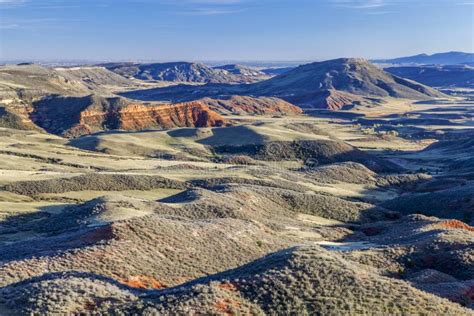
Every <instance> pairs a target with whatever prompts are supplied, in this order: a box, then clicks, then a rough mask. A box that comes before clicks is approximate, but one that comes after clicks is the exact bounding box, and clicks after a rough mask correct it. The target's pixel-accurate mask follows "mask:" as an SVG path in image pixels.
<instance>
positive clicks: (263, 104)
mask: <svg viewBox="0 0 474 316" xmlns="http://www.w3.org/2000/svg"><path fill="white" fill-rule="evenodd" d="M200 102H202V103H204V104H205V105H207V106H208V107H209V108H211V109H212V110H214V111H216V112H218V113H221V114H254V115H255V114H256V115H265V114H273V115H296V114H301V113H302V112H303V111H302V110H301V109H300V108H299V107H297V106H295V105H293V104H291V103H289V102H286V101H284V100H282V99H279V98H272V97H259V98H255V97H249V96H238V95H233V96H231V97H228V98H221V99H211V98H204V99H201V100H200Z"/></svg>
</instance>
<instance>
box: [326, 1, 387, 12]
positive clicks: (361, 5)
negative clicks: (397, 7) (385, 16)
mask: <svg viewBox="0 0 474 316" xmlns="http://www.w3.org/2000/svg"><path fill="white" fill-rule="evenodd" d="M332 3H334V4H336V5H337V6H340V7H344V8H349V9H362V10H363V9H375V8H381V7H385V6H387V1H386V0H332Z"/></svg>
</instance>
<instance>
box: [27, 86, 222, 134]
mask: <svg viewBox="0 0 474 316" xmlns="http://www.w3.org/2000/svg"><path fill="white" fill-rule="evenodd" d="M31 118H32V120H33V121H34V122H35V123H36V124H37V125H38V126H40V127H42V128H43V129H45V130H46V131H48V132H50V133H54V134H59V135H62V136H65V137H78V136H82V135H87V134H91V133H95V132H99V131H104V130H116V129H120V130H145V129H153V128H157V129H162V128H174V127H211V126H225V125H228V124H229V122H228V121H227V120H225V119H224V118H223V117H221V116H220V115H219V114H217V113H215V112H213V111H212V110H210V109H209V108H208V107H207V106H206V105H204V104H202V103H200V102H186V103H177V104H166V103H140V102H134V101H130V100H126V99H123V98H104V97H98V96H93V95H91V96H86V97H50V98H47V99H44V100H41V101H40V102H37V103H35V104H34V112H33V113H32V114H31Z"/></svg>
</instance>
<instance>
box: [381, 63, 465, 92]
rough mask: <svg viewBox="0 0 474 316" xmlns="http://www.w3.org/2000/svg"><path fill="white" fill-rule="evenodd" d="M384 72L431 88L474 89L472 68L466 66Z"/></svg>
mask: <svg viewBox="0 0 474 316" xmlns="http://www.w3.org/2000/svg"><path fill="white" fill-rule="evenodd" d="M384 70H385V71H387V72H389V73H391V74H394V75H396V76H400V77H404V78H408V79H411V80H415V81H418V82H421V83H423V84H426V85H428V86H432V87H442V88H447V87H455V88H474V67H470V66H466V65H445V66H404V67H389V68H385V69H384Z"/></svg>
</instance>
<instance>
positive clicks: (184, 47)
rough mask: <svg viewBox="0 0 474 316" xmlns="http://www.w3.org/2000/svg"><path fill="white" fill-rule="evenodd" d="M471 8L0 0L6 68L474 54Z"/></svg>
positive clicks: (457, 1)
mask: <svg viewBox="0 0 474 316" xmlns="http://www.w3.org/2000/svg"><path fill="white" fill-rule="evenodd" d="M473 17H474V2H470V1H466V0H439V1H436V2H434V1H428V0H422V1H417V2H416V3H414V2H413V1H408V0H322V1H318V2H317V3H316V2H315V1H310V0H292V1H290V0H180V1H169V0H156V1H152V0H117V1H110V0H97V1H92V0H83V1H78V0H69V1H59V0H0V60H2V61H30V60H31V61H77V60H81V61H90V62H93V61H98V62H100V61H203V62H206V61H209V62H220V61H248V62H252V61H255V62H265V61H267V62H269V61H278V62H303V61H317V60H327V59H333V58H339V57H362V58H366V59H376V58H395V57H401V56H409V55H417V54H421V53H427V54H433V53H439V52H447V51H463V52H474V43H473V38H474V24H473V23H474V22H473V21H474V18H473Z"/></svg>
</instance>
